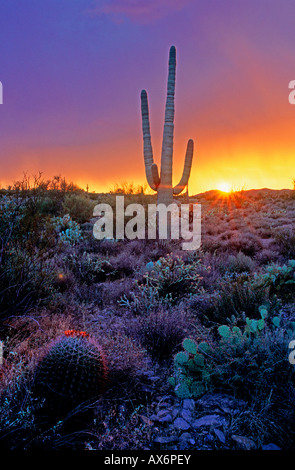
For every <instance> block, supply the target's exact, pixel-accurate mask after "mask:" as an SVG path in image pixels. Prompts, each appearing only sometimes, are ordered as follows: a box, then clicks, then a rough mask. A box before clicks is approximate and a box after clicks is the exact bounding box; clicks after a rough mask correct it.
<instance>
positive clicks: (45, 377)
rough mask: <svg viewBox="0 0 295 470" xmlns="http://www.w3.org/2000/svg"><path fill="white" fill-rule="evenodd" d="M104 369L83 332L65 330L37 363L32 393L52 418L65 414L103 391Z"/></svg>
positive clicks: (98, 352) (94, 346)
mask: <svg viewBox="0 0 295 470" xmlns="http://www.w3.org/2000/svg"><path fill="white" fill-rule="evenodd" d="M106 377H107V368H106V364H105V359H104V356H103V352H102V350H101V348H100V346H99V345H98V343H97V342H96V341H95V340H94V339H92V338H90V337H89V335H88V334H87V333H85V332H84V331H76V330H67V331H65V334H64V335H63V336H61V337H59V338H57V339H56V340H54V341H53V343H51V344H50V346H49V348H48V350H47V352H46V353H45V354H44V355H43V357H42V358H41V360H40V361H39V363H38V364H37V367H36V370H35V375H34V387H33V390H34V394H35V395H37V396H38V397H42V398H45V404H44V409H45V410H47V411H49V412H50V414H51V415H54V416H61V415H65V414H67V413H68V412H70V411H71V410H73V409H75V408H76V407H77V406H79V405H81V404H82V403H87V402H90V401H95V400H96V399H97V398H98V397H99V396H100V395H101V394H102V392H103V390H104V387H105V383H106Z"/></svg>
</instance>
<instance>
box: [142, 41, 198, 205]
mask: <svg viewBox="0 0 295 470" xmlns="http://www.w3.org/2000/svg"><path fill="white" fill-rule="evenodd" d="M175 69H176V49H175V47H174V46H172V47H171V48H170V53H169V74H168V87H167V100H166V109H165V124H164V133H163V144H162V155H161V173H160V175H159V171H158V167H157V165H156V164H155V163H154V159H153V150H152V143H151V133H150V123H149V110H148V99H147V92H146V91H145V90H142V92H141V113H142V132H143V142H144V162H145V171H146V178H147V181H148V184H149V186H150V187H151V189H153V190H154V191H157V193H158V204H160V203H163V204H165V205H169V204H171V203H172V202H173V194H180V193H181V192H182V191H183V190H184V188H185V187H186V186H187V184H188V180H189V176H190V171H191V165H192V159H193V148H194V143H193V140H191V139H190V140H189V141H188V144H187V150H186V156H185V162H184V168H183V174H182V177H181V179H180V181H179V183H178V184H177V185H176V186H175V187H174V188H173V186H172V160H173V158H172V157H173V133H174V93H175Z"/></svg>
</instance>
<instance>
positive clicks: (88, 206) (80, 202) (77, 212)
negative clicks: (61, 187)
mask: <svg viewBox="0 0 295 470" xmlns="http://www.w3.org/2000/svg"><path fill="white" fill-rule="evenodd" d="M94 206H95V201H92V200H91V199H90V198H89V197H87V196H86V195H84V194H83V195H82V194H67V195H66V196H65V198H64V201H63V205H62V212H63V214H69V215H70V216H71V218H72V219H73V220H75V222H77V223H79V224H83V223H84V222H87V221H88V220H89V219H91V217H92V216H93V209H94Z"/></svg>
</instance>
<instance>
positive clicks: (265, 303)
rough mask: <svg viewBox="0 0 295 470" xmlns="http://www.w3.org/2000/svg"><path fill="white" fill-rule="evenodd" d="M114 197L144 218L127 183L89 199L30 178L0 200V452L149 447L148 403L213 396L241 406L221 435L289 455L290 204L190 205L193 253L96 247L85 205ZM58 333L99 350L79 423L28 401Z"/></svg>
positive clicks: (59, 181) (270, 197)
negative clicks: (102, 378)
mask: <svg viewBox="0 0 295 470" xmlns="http://www.w3.org/2000/svg"><path fill="white" fill-rule="evenodd" d="M116 195H124V196H126V200H125V203H126V202H127V203H130V202H132V203H133V202H139V201H141V202H142V203H143V204H144V205H145V207H146V205H147V204H148V203H150V202H154V196H149V195H146V194H145V193H144V191H143V190H141V189H140V188H136V187H134V186H132V185H131V186H128V185H127V184H126V185H123V187H122V188H120V187H119V186H116V187H115V188H114V189H113V191H112V192H110V193H109V194H106V195H104V194H96V195H95V194H88V193H85V192H83V191H82V190H80V189H79V188H77V187H76V186H75V185H73V184H70V183H67V182H66V181H65V180H64V179H63V178H61V177H56V178H53V180H51V181H49V182H47V181H44V180H43V179H42V177H41V176H40V175H38V176H37V177H36V178H35V179H33V181H32V182H30V181H28V178H25V179H24V181H22V182H18V183H16V184H15V185H14V187H11V188H10V189H7V190H2V191H1V195H0V217H1V223H0V241H1V244H0V312H1V317H0V320H1V328H0V339H1V341H2V342H3V351H4V357H3V363H2V365H1V367H0V373H1V379H2V380H1V385H0V445H1V446H2V447H3V448H15V449H21V448H27V449H32V448H34V449H39V448H40V449H55V448H56V449H62V448H71V449H73V448H78V449H85V448H94V449H153V448H155V444H154V439H155V436H157V434H156V433H157V431H155V428H157V426H156V422H154V421H153V419H151V416H153V415H152V411H151V410H152V409H153V406H154V403H155V401H157V400H158V399H159V400H160V401H161V400H162V398H163V399H164V397H167V396H170V397H173V400H175V403H176V404H179V403H182V401H183V400H185V399H186V398H193V399H194V400H196V401H197V400H198V399H199V398H202V397H206V394H207V393H220V392H221V391H222V392H226V393H228V394H230V395H232V396H235V397H240V398H241V399H243V400H245V402H246V403H247V406H246V408H245V409H244V410H243V411H242V412H241V413H239V414H237V415H235V416H233V419H232V421H231V428H230V431H228V432H232V433H233V434H240V435H242V436H247V437H248V438H251V439H253V440H254V441H255V442H256V443H257V445H258V447H259V446H260V445H263V444H264V443H268V442H275V443H276V444H277V445H279V446H280V447H281V448H282V449H290V448H294V431H293V425H292V423H293V422H294V411H293V410H294V409H295V408H294V398H293V397H294V396H295V395H294V366H293V365H292V364H290V363H289V361H288V354H289V352H290V350H289V347H288V346H289V342H290V341H291V340H293V339H294V338H295V328H294V326H295V323H294V322H295V306H294V285H295V277H294V276H295V266H294V256H293V252H292V246H293V238H292V236H293V235H292V234H293V232H292V226H293V225H292V224H293V223H294V222H293V221H294V215H295V200H294V199H293V198H292V197H291V194H289V193H288V192H280V191H278V192H275V193H272V192H270V193H268V192H267V191H261V192H260V193H258V192H251V191H245V192H241V193H238V194H234V193H233V194H230V197H225V196H222V197H220V195H218V194H217V193H210V194H207V193H205V194H202V195H198V196H196V197H195V198H192V202H199V203H201V204H202V247H201V249H200V250H198V251H197V252H196V253H192V252H185V251H183V250H182V249H181V245H180V243H179V241H177V240H173V241H162V242H161V241H158V240H146V241H145V240H102V241H98V240H96V239H95V238H94V237H93V235H92V227H93V223H94V220H93V219H92V213H91V210H90V208H92V207H93V206H94V205H95V204H96V203H98V202H110V203H111V204H112V207H113V208H115V197H116ZM80 204H81V205H82V206H83V207H82V208H83V210H81V213H80V209H79V207H80ZM281 233H283V234H284V235H283V236H282V235H281ZM69 331H70V332H71V331H76V332H84V333H85V335H87V338H88V335H89V337H91V338H93V340H94V341H95V342H97V344H99V345H100V347H101V349H102V351H103V352H104V358H105V364H106V368H107V376H106V383H105V391H104V392H103V393H102V394H97V396H96V397H95V400H94V401H93V403H91V404H85V407H84V411H83V413H82V412H81V409H80V410H79V409H76V408H75V404H73V409H72V410H71V411H70V413H68V414H67V415H66V416H57V417H56V419H55V421H51V422H50V421H49V420H46V419H44V412H45V410H46V396H45V394H44V393H43V394H41V395H42V396H35V395H34V394H33V383H34V377H35V373H36V370H37V367H38V364H39V363H40V361H41V360H42V358H43V357H44V356H45V355H46V351H48V348H50V345H51V344H55V343H56V342H58V338H61V337H64V335H65V332H69ZM78 408H79V407H78ZM40 417H42V420H41V418H40ZM171 424H172V423H171ZM165 429H166V428H165ZM167 429H168V428H167ZM167 429H166V431H167ZM177 432H178V431H176V430H175V429H174V430H173V438H174V437H175V435H176V434H177ZM90 435H91V436H92V437H91V439H90V438H89V436H90ZM177 436H178V435H177ZM165 437H166V436H165ZM90 441H91V442H90ZM173 442H175V444H173V445H175V446H176V447H177V446H178V443H177V441H173ZM85 443H87V444H85ZM216 445H217V444H216ZM167 448H169V446H168V447H167Z"/></svg>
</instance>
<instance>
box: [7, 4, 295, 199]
mask: <svg viewBox="0 0 295 470" xmlns="http://www.w3.org/2000/svg"><path fill="white" fill-rule="evenodd" d="M294 23H295V2H294V0H280V1H279V0H150V1H143V0H137V1H136V0H109V1H104V0H1V3H0V81H1V82H2V84H3V90H4V103H3V105H1V106H0V165H1V172H0V183H2V184H9V183H11V182H12V181H13V180H15V179H19V178H21V176H22V173H23V172H24V171H27V172H28V173H34V172H35V173H36V172H37V171H38V170H41V171H44V176H46V177H52V176H54V175H57V174H62V175H63V176H66V177H67V178H68V179H72V180H74V181H76V182H78V183H79V184H81V185H83V186H84V187H85V186H86V183H88V184H89V185H90V190H94V189H96V190H105V189H108V188H110V187H111V186H112V184H114V183H116V182H121V181H133V182H134V183H136V184H137V183H144V182H145V174H144V165H143V155H142V134H141V116H140V91H141V89H143V88H145V89H146V90H147V91H148V96H149V106H150V117H151V130H152V139H153V147H154V150H155V158H156V160H157V161H158V159H159V154H160V148H161V138H162V131H163V116H164V105H165V93H166V80H167V61H168V51H169V47H170V46H171V45H172V44H174V45H175V46H176V49H177V71H176V116H175V153H174V156H175V165H174V166H175V171H174V174H175V180H178V179H179V176H180V173H181V171H182V165H183V158H184V152H185V147H186V142H187V140H188V139H189V138H193V139H194V141H195V148H196V152H195V156H194V166H193V171H192V176H191V181H190V192H191V193H195V192H199V191H203V190H207V189H213V188H215V187H217V186H218V184H220V183H222V182H227V183H229V184H231V185H233V186H234V187H235V189H239V187H242V186H243V185H245V186H246V188H247V189H250V188H251V187H273V188H275V187H291V181H292V177H295V168H294V154H295V153H294V152H295V139H294V132H295V106H294V107H293V106H292V105H290V103H289V102H288V94H289V90H288V83H289V81H291V80H293V79H295V52H294V51H295V27H294ZM293 169H294V170H293Z"/></svg>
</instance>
